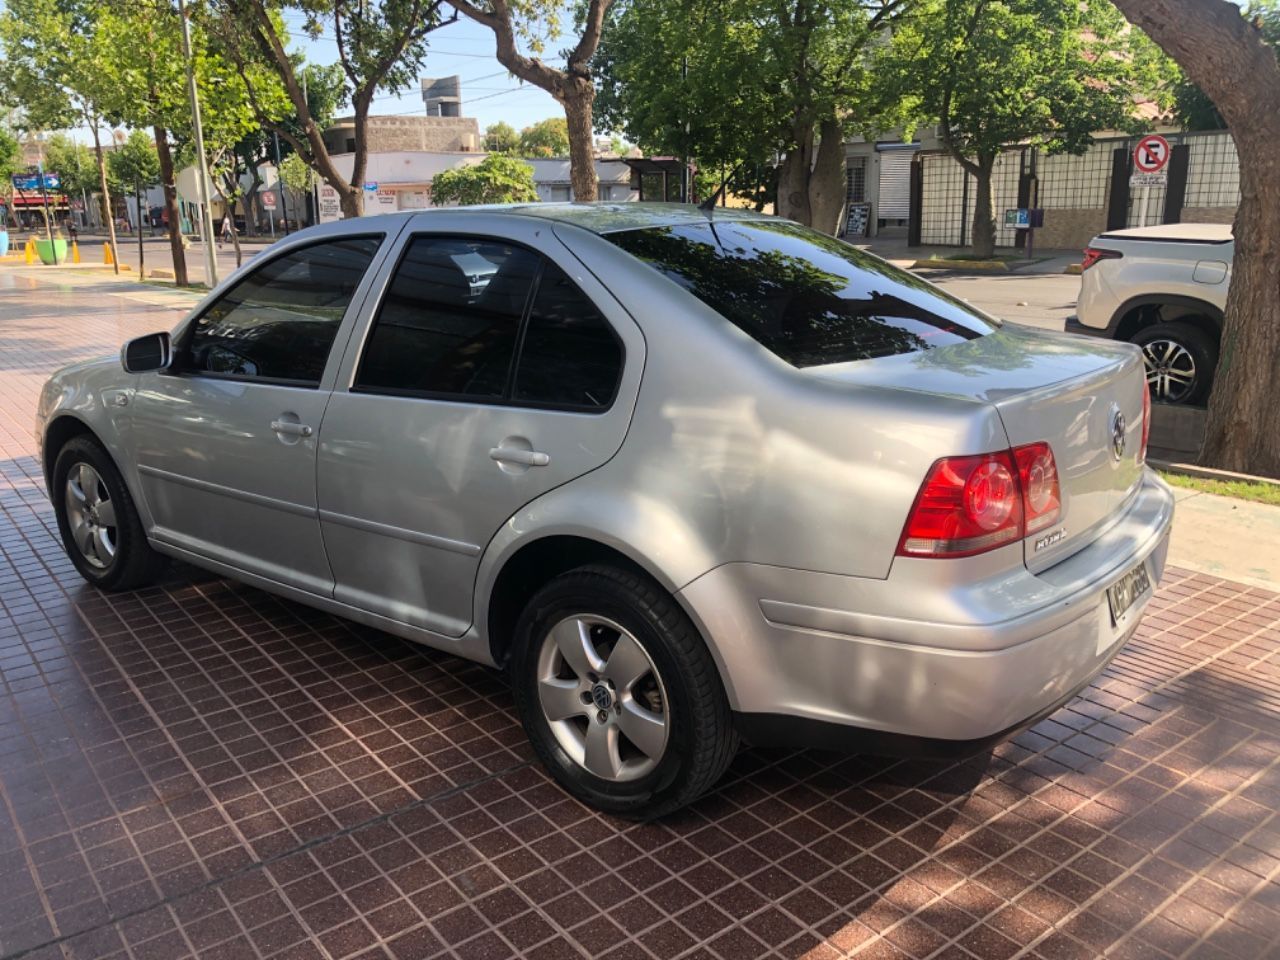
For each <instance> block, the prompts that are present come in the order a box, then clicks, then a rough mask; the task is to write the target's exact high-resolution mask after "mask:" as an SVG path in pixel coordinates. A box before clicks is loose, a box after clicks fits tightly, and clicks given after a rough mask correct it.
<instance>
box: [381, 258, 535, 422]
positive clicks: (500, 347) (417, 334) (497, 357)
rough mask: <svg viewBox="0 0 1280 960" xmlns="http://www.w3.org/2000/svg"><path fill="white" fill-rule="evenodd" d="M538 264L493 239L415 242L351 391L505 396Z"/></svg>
mask: <svg viewBox="0 0 1280 960" xmlns="http://www.w3.org/2000/svg"><path fill="white" fill-rule="evenodd" d="M538 260H539V257H538V256H537V255H536V254H534V253H531V252H529V251H528V250H525V249H523V248H521V247H516V246H512V245H509V244H504V243H500V242H497V241H485V240H469V239H464V238H448V237H415V238H414V239H413V240H412V241H410V244H409V247H408V249H407V250H406V251H405V254H404V257H403V258H402V259H401V261H400V264H399V266H398V267H397V268H396V272H395V276H394V277H393V278H392V281H391V286H390V289H389V290H388V291H387V295H386V297H385V298H384V299H383V302H382V305H381V306H380V307H379V309H378V315H377V317H376V318H375V319H374V325H373V330H372V331H371V332H370V334H369V341H368V344H367V345H366V347H365V354H364V360H363V361H362V363H361V365H360V372H359V374H358V375H357V377H356V387H357V388H358V389H364V390H375V391H380V392H391V393H413V394H428V395H448V396H465V397H489V398H499V397H502V396H504V395H505V394H506V390H507V381H508V378H509V377H510V373H511V361H512V358H513V357H514V356H515V348H516V340H517V337H518V335H519V332H520V320H521V317H522V316H523V315H524V310H525V307H526V305H527V304H528V300H529V292H530V290H531V289H532V287H533V279H534V275H535V274H536V272H537V267H538Z"/></svg>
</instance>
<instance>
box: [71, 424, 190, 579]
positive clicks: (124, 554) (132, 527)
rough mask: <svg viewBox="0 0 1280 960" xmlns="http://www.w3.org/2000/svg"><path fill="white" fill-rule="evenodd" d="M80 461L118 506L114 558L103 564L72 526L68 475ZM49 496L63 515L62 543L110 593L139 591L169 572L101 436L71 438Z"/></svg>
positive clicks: (82, 570) (80, 566) (84, 573)
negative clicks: (82, 545)
mask: <svg viewBox="0 0 1280 960" xmlns="http://www.w3.org/2000/svg"><path fill="white" fill-rule="evenodd" d="M81 464H87V465H88V466H89V467H91V468H92V469H93V471H94V472H95V473H96V474H97V476H98V477H99V478H100V480H101V482H102V486H103V487H105V488H106V499H107V500H108V501H109V502H110V503H111V504H112V506H113V508H114V519H115V521H116V522H115V524H114V527H113V528H112V529H113V530H114V536H113V537H112V542H113V543H114V546H115V550H114V555H112V556H111V557H110V558H109V560H102V559H100V560H99V564H100V565H95V563H94V562H93V561H91V560H90V559H89V558H88V557H87V556H86V555H85V553H84V552H83V551H82V550H81V549H80V547H79V546H77V544H76V542H75V538H74V536H73V535H72V530H71V518H70V516H69V514H68V509H69V508H68V501H67V498H68V493H67V478H68V476H70V474H71V472H72V470H78V469H79V467H80V465H81ZM50 495H51V497H52V499H53V509H54V512H55V513H56V514H57V518H58V533H59V534H61V536H62V546H63V548H64V549H65V550H66V551H67V556H69V557H70V558H71V562H72V563H74V564H75V567H76V570H78V571H79V572H80V575H81V576H82V577H84V578H85V579H86V580H88V581H89V582H90V583H91V584H93V585H94V586H95V587H98V588H99V589H101V590H110V591H117V590H134V589H137V588H138V587H144V586H147V585H148V584H151V583H154V582H155V581H156V580H157V579H158V578H159V576H160V574H161V573H162V572H163V571H164V567H165V563H166V561H165V558H164V557H162V556H161V555H160V554H158V553H156V552H155V551H154V550H152V549H151V545H150V544H149V543H147V535H146V533H145V531H144V530H143V529H142V521H141V520H139V518H138V509H137V507H136V506H135V505H134V502H133V497H132V496H130V495H129V489H128V487H126V486H125V482H124V478H123V477H121V476H120V471H119V470H118V469H117V468H116V465H115V463H114V461H112V459H111V455H110V454H109V453H107V451H106V450H105V449H103V447H102V445H101V444H100V443H98V441H97V440H95V439H94V438H92V437H90V436H85V435H83V434H82V435H80V436H77V437H72V438H71V439H70V440H68V441H67V442H66V444H64V445H63V447H62V449H61V450H59V451H58V458H57V460H55V461H54V465H53V486H52V489H51V491H50Z"/></svg>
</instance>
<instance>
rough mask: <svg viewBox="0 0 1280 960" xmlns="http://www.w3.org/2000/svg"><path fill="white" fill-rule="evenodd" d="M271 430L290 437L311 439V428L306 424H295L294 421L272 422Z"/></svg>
mask: <svg viewBox="0 0 1280 960" xmlns="http://www.w3.org/2000/svg"><path fill="white" fill-rule="evenodd" d="M271 429H272V430H274V431H275V432H276V433H283V434H285V435H287V436H290V437H309V436H311V428H310V427H309V426H307V425H306V424H305V423H294V422H293V421H292V420H272V421H271Z"/></svg>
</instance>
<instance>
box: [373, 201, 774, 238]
mask: <svg viewBox="0 0 1280 960" xmlns="http://www.w3.org/2000/svg"><path fill="white" fill-rule="evenodd" d="M446 214H447V215H449V216H451V217H456V216H457V215H458V214H463V215H467V214H475V215H477V216H478V215H482V214H483V215H488V216H492V215H494V214H499V215H503V214H505V215H509V216H517V217H536V218H538V219H540V220H551V221H555V222H557V223H570V224H573V225H574V226H577V227H582V228H583V229H584V230H589V231H591V232H592V233H600V234H603V233H615V232H617V231H620V230H639V229H642V228H645V227H671V226H683V225H686V224H702V223H706V222H707V220H708V218H713V219H715V220H717V221H726V220H776V219H777V218H776V217H769V216H766V215H765V214H762V213H756V212H755V211H754V210H743V209H741V208H735V207H716V208H715V212H714V213H710V212H707V211H703V210H701V209H700V208H698V207H697V206H695V205H693V204H690V203H649V202H647V201H646V202H645V203H640V202H637V201H632V202H629V203H610V202H601V203H501V204H480V205H477V206H470V207H437V208H436V209H434V210H416V211H413V212H412V213H405V212H401V213H388V214H379V215H378V216H374V217H360V218H358V219H355V220H351V221H349V223H350V224H351V226H352V228H353V229H358V228H357V227H356V224H362V225H367V224H368V223H369V222H371V221H374V220H379V219H382V218H384V217H386V218H396V219H403V218H405V217H406V216H414V217H417V216H426V217H431V216H440V215H446Z"/></svg>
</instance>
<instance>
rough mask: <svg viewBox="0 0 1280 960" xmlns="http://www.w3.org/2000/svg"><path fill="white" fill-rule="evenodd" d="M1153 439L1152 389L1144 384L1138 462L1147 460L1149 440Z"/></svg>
mask: <svg viewBox="0 0 1280 960" xmlns="http://www.w3.org/2000/svg"><path fill="white" fill-rule="evenodd" d="M1150 439H1151V389H1150V388H1149V387H1148V386H1147V385H1146V384H1145V383H1144V384H1143V385H1142V446H1140V447H1138V463H1146V462H1147V441H1148V440H1150Z"/></svg>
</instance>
